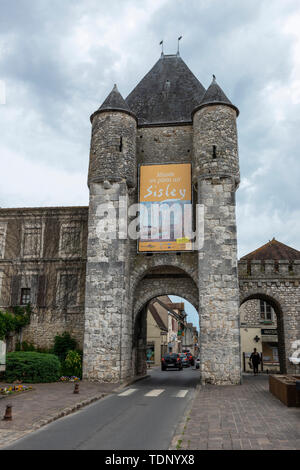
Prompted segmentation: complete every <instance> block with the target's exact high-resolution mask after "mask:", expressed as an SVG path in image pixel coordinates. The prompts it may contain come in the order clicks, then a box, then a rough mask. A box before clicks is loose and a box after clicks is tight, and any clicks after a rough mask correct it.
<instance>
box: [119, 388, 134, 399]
mask: <svg viewBox="0 0 300 470" xmlns="http://www.w3.org/2000/svg"><path fill="white" fill-rule="evenodd" d="M136 390H137V388H129V389H128V390H125V392H122V393H119V395H118V397H126V396H127V395H131V394H132V393H133V392H135V391H136Z"/></svg>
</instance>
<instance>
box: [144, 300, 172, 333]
mask: <svg viewBox="0 0 300 470" xmlns="http://www.w3.org/2000/svg"><path fill="white" fill-rule="evenodd" d="M148 308H149V310H150V312H151V314H152V317H153V318H154V320H155V321H156V323H157V326H158V327H159V328H160V329H161V330H164V331H168V328H167V326H166V325H165V324H164V322H163V320H162V318H161V316H160V314H159V313H158V311H157V310H156V308H155V305H153V303H150V304H149V306H148Z"/></svg>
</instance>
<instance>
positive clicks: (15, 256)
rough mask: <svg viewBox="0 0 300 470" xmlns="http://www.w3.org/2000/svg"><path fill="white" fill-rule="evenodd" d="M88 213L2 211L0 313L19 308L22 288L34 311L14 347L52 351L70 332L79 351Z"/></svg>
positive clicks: (84, 209)
mask: <svg viewBox="0 0 300 470" xmlns="http://www.w3.org/2000/svg"><path fill="white" fill-rule="evenodd" d="M87 215H88V211H87V207H69V208H59V207H58V208H30V209H29V208H25V209H0V225H1V224H5V225H6V233H5V240H4V245H3V246H4V250H3V256H2V257H1V258H0V280H1V282H0V284H1V285H0V309H2V310H10V309H12V307H14V306H17V305H20V303H21V295H22V289H30V303H31V306H32V311H33V314H32V317H31V322H30V324H29V325H28V326H26V327H25V328H24V329H23V331H22V336H21V337H20V336H19V335H16V336H15V338H10V344H11V345H12V346H13V345H14V344H15V342H16V341H17V340H19V339H21V340H22V341H27V342H32V343H34V344H35V346H37V347H43V348H50V347H52V346H53V340H54V336H55V335H56V334H61V333H63V332H64V331H68V332H70V333H71V334H72V335H73V336H74V337H75V338H76V339H77V341H78V345H79V347H81V348H82V346H83V330H84V326H83V318H84V291H85V266H86V239H87ZM66 281H67V284H66Z"/></svg>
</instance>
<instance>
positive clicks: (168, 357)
mask: <svg viewBox="0 0 300 470" xmlns="http://www.w3.org/2000/svg"><path fill="white" fill-rule="evenodd" d="M169 367H170V368H172V369H179V370H182V360H181V357H180V354H177V353H170V354H165V355H164V356H163V357H162V358H161V370H167V369H168V368H169Z"/></svg>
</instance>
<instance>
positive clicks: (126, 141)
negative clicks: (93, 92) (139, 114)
mask: <svg viewBox="0 0 300 470" xmlns="http://www.w3.org/2000/svg"><path fill="white" fill-rule="evenodd" d="M91 123H92V137H91V149H90V165H89V176H88V184H89V185H90V183H99V182H103V181H108V182H121V181H126V183H127V186H128V187H134V186H135V185H136V132H137V119H136V117H135V115H134V114H133V113H132V112H131V111H130V109H129V107H128V105H127V103H126V102H125V100H124V99H123V97H122V95H121V94H120V92H119V91H118V89H117V86H116V85H115V86H114V87H113V90H112V91H111V93H110V94H109V95H108V97H107V98H106V100H105V101H104V102H103V104H102V105H101V106H100V108H99V109H98V110H97V111H95V112H94V113H93V114H92V116H91Z"/></svg>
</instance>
